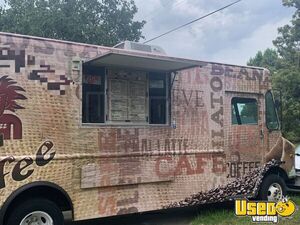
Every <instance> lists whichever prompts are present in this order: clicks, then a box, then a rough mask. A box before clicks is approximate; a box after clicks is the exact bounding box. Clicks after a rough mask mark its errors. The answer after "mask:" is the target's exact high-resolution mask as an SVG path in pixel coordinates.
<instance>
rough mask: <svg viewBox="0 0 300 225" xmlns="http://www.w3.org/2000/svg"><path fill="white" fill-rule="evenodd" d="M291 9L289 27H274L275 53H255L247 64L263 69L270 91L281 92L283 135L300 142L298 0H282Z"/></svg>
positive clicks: (299, 23)
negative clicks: (269, 84)
mask: <svg viewBox="0 0 300 225" xmlns="http://www.w3.org/2000/svg"><path fill="white" fill-rule="evenodd" d="M283 5H284V6H287V7H294V8H295V13H294V15H293V17H292V20H291V24H288V25H285V26H283V27H280V28H278V33H279V35H278V37H277V38H276V39H275V40H274V41H273V44H274V46H275V48H276V49H275V50H269V49H267V50H266V51H265V52H264V53H262V52H261V51H259V52H258V53H257V54H256V56H255V57H254V58H251V59H250V60H249V62H248V65H253V66H263V67H266V68H268V69H269V70H270V71H271V74H272V85H273V89H276V90H280V91H281V93H282V111H283V134H284V135H285V136H286V137H287V138H288V139H290V140H292V141H294V142H299V141H300V0H283Z"/></svg>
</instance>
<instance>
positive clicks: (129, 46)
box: [114, 41, 166, 55]
mask: <svg viewBox="0 0 300 225" xmlns="http://www.w3.org/2000/svg"><path fill="white" fill-rule="evenodd" d="M114 48H119V49H126V50H134V51H141V52H149V53H154V54H160V55H166V52H165V51H164V50H163V49H162V48H161V47H159V46H156V45H146V44H141V43H138V42H133V41H124V42H121V43H119V44H117V45H115V46H114Z"/></svg>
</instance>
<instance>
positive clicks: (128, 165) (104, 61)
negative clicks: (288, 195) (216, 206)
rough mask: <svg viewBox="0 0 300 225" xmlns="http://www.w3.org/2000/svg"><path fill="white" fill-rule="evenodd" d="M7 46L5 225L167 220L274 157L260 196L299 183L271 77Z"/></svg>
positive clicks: (40, 46)
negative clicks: (169, 213) (187, 201)
mask: <svg viewBox="0 0 300 225" xmlns="http://www.w3.org/2000/svg"><path fill="white" fill-rule="evenodd" d="M0 42H1V47H0V146H1V147H0V157H1V159H0V206H1V210H0V220H1V221H0V224H4V225H17V224H20V225H25V224H27V225H28V224H35V222H38V224H54V225H61V224H63V214H62V212H65V211H71V212H72V219H73V220H75V221H78V220H85V219H92V218H100V217H107V216H114V215H122V214H129V213H137V212H145V211H152V210H159V209H162V208H163V206H164V205H168V204H170V203H171V202H175V201H179V200H181V199H184V198H185V197H186V196H189V195H191V194H193V193H196V192H199V191H208V190H210V189H212V188H216V187H218V186H219V185H223V184H226V183H227V182H230V181H232V180H234V179H237V178H239V177H242V176H243V175H244V174H246V173H248V172H249V171H252V170H253V169H254V168H257V167H259V166H260V165H262V164H263V163H265V162H266V161H268V160H270V159H273V158H275V159H279V160H281V161H283V162H284V163H283V164H282V165H281V166H278V167H277V168H275V169H272V171H270V172H269V173H268V174H267V175H266V177H265V180H266V181H267V182H268V183H267V184H268V185H267V187H266V188H267V189H266V190H268V191H265V192H264V193H262V195H261V196H264V198H266V199H273V198H275V197H276V196H275V195H278V193H279V195H283V194H285V191H286V190H290V189H297V185H298V186H299V185H300V184H299V181H298V180H297V174H296V172H295V168H294V146H293V145H292V144H291V143H290V142H288V141H287V140H285V139H284V138H283V137H282V135H281V131H280V122H279V120H278V116H277V111H276V107H275V104H274V98H273V95H272V92H271V82H270V81H271V77H270V73H269V71H268V70H266V69H263V68H257V67H246V66H236V65H229V64H222V63H214V62H206V61H199V60H190V59H183V58H176V57H170V56H168V55H166V54H165V53H164V51H163V50H162V49H161V48H159V47H157V46H150V45H142V44H139V43H133V42H125V43H123V44H120V45H118V46H116V47H114V48H108V47H103V46H96V45H88V44H82V43H74V42H68V41H61V40H52V39H46V38H40V37H32V36H25V35H17V34H10V33H0ZM126 46H127V47H126ZM128 46H130V47H128ZM269 175H273V176H271V178H269V177H270V176H269ZM274 175H276V176H274ZM297 181H298V182H297ZM263 183H264V184H266V182H263ZM265 186H266V185H265Z"/></svg>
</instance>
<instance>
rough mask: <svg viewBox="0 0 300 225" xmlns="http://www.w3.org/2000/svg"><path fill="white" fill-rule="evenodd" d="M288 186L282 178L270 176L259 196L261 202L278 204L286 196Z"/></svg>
mask: <svg viewBox="0 0 300 225" xmlns="http://www.w3.org/2000/svg"><path fill="white" fill-rule="evenodd" d="M286 193H287V191H286V185H285V182H284V180H283V179H282V177H280V176H279V175H275V174H270V175H268V176H266V177H265V178H264V179H263V182H262V184H261V188H260V191H259V194H258V197H259V199H260V200H267V201H272V202H278V201H279V200H281V199H282V198H283V197H284V196H286Z"/></svg>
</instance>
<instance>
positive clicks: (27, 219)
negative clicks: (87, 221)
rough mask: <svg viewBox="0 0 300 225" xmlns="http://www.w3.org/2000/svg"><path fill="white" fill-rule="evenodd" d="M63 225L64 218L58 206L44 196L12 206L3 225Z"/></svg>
mask: <svg viewBox="0 0 300 225" xmlns="http://www.w3.org/2000/svg"><path fill="white" fill-rule="evenodd" d="M30 224H41V225H63V224H64V218H63V214H62V212H61V210H60V209H59V207H58V206H57V205H56V204H55V203H54V202H52V201H50V200H48V199H44V198H37V199H29V200H26V201H24V202H22V203H20V204H18V205H17V206H16V207H14V209H13V211H12V212H11V213H10V214H9V215H8V219H7V223H6V224H5V225H30Z"/></svg>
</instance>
